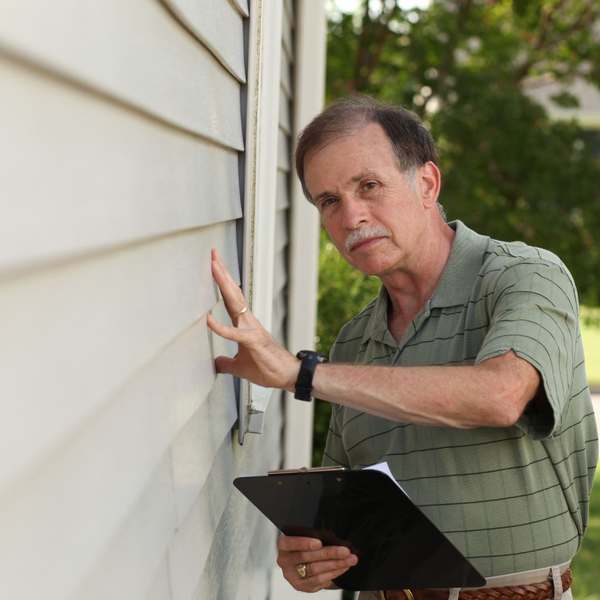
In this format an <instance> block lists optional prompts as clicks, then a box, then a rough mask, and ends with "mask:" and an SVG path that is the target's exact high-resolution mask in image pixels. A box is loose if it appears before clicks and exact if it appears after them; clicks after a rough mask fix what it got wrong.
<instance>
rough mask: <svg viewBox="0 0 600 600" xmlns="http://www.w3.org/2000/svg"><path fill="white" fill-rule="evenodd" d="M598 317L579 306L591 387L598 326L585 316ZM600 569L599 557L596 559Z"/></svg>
mask: <svg viewBox="0 0 600 600" xmlns="http://www.w3.org/2000/svg"><path fill="white" fill-rule="evenodd" d="M592 316H595V317H596V318H599V317H600V311H599V310H598V309H595V310H594V311H592V310H590V309H589V308H585V307H582V308H581V317H582V318H581V338H582V340H583V348H584V351H585V370H586V373H587V376H588V381H589V383H590V385H591V386H592V387H599V386H600V326H598V325H589V324H586V317H592ZM598 561H599V562H598V571H600V557H599V559H598Z"/></svg>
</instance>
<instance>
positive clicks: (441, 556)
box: [233, 467, 485, 591]
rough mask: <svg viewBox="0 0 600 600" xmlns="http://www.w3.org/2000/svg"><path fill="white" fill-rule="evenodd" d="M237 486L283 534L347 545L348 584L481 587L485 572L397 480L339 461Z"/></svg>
mask: <svg viewBox="0 0 600 600" xmlns="http://www.w3.org/2000/svg"><path fill="white" fill-rule="evenodd" d="M233 483H234V485H235V487H236V488H237V489H238V490H239V491H240V492H242V494H244V496H246V497H247V498H248V499H249V500H250V502H252V503H253V504H254V505H255V506H256V507H257V508H258V509H259V510H260V511H261V512H262V513H263V514H264V515H265V516H266V517H267V518H268V519H269V520H270V521H271V522H272V523H273V524H274V525H275V526H276V527H277V528H278V529H279V530H280V531H281V532H282V533H284V534H285V535H297V536H307V537H314V538H318V539H320V540H321V541H322V542H323V544H324V545H327V546H332V545H336V546H347V547H348V548H350V550H351V551H352V552H353V553H354V554H356V555H357V556H358V564H357V565H356V566H354V567H351V568H350V569H349V570H348V571H346V573H344V574H343V575H342V576H340V577H338V578H337V579H335V584H336V585H337V586H338V587H340V588H342V589H346V590H352V591H366V590H386V589H387V590H393V589H406V588H409V589H410V588H413V589H427V588H454V587H461V588H462V587H482V586H484V585H485V579H484V578H483V577H482V576H481V575H480V574H479V572H478V571H477V570H476V569H475V568H474V567H473V566H472V565H471V563H470V562H469V561H468V560H467V559H466V558H465V557H464V556H463V555H462V554H461V553H460V552H459V551H458V550H457V549H456V547H455V546H454V545H453V544H452V543H451V542H450V541H449V540H448V539H447V538H446V537H445V536H444V534H443V533H442V532H441V531H440V530H439V529H438V528H437V527H436V526H435V525H434V524H433V523H432V522H431V521H430V520H429V519H428V518H427V517H426V516H425V515H424V514H423V513H422V512H421V511H420V510H419V508H417V506H415V505H414V504H413V502H412V501H411V500H410V498H409V497H408V496H407V495H406V494H405V493H404V492H403V490H401V489H400V488H399V487H398V486H397V485H396V483H395V482H394V481H393V480H392V479H390V477H388V476H387V475H385V474H384V473H381V472H379V471H375V470H362V471H347V470H344V469H341V468H337V467H326V468H323V469H302V470H299V471H274V472H271V473H269V475H266V476H258V477H238V478H237V479H235V480H234V482H233Z"/></svg>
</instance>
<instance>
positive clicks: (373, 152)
mask: <svg viewBox="0 0 600 600" xmlns="http://www.w3.org/2000/svg"><path fill="white" fill-rule="evenodd" d="M304 171H305V179H306V186H307V188H308V190H309V192H310V194H311V197H312V198H313V200H314V203H315V205H316V207H317V209H318V210H319V213H320V215H321V220H322V222H323V226H324V227H325V229H326V230H327V233H328V234H329V236H330V238H331V240H332V242H333V243H334V244H335V246H336V248H337V249H338V250H339V251H340V253H341V254H342V256H343V257H344V258H345V259H346V261H347V262H348V263H349V264H350V265H352V266H353V267H354V268H355V269H358V270H360V271H362V272H363V273H365V274H367V275H377V276H379V277H385V276H388V275H393V274H394V273H395V272H397V271H398V270H400V271H410V270H412V269H416V268H418V257H419V244H420V242H422V240H423V233H424V230H425V227H426V226H427V218H426V214H425V209H424V205H423V202H422V200H421V196H420V194H418V193H415V192H414V191H413V190H412V189H411V186H410V184H409V182H408V181H407V179H406V177H405V176H404V175H403V174H402V173H401V172H400V169H399V167H398V164H397V163H396V160H395V158H394V154H393V152H392V148H391V146H390V142H389V140H388V138H387V136H386V134H385V132H384V131H383V129H382V128H381V127H380V126H379V125H378V124H375V123H370V124H368V125H366V126H365V127H363V128H362V129H361V130H359V131H358V132H357V133H356V134H353V135H349V136H346V137H343V138H340V139H339V140H337V141H335V142H332V143H331V144H329V145H327V146H325V148H323V149H322V150H319V151H318V152H316V153H314V154H313V155H311V156H310V157H309V159H308V160H307V161H306V163H305V169H304ZM417 189H419V177H417Z"/></svg>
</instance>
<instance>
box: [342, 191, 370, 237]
mask: <svg viewBox="0 0 600 600" xmlns="http://www.w3.org/2000/svg"><path fill="white" fill-rule="evenodd" d="M342 205H343V221H342V225H343V226H344V227H345V228H346V229H356V228H357V227H360V226H361V225H364V224H365V223H367V222H368V220H369V217H368V211H367V207H366V205H365V202H361V200H360V199H359V198H356V197H354V196H350V195H348V197H346V198H344V199H343V202H342Z"/></svg>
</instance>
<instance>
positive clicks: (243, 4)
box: [231, 0, 250, 17]
mask: <svg viewBox="0 0 600 600" xmlns="http://www.w3.org/2000/svg"><path fill="white" fill-rule="evenodd" d="M231 2H232V3H233V5H234V6H235V7H236V8H237V9H238V10H239V11H240V13H241V14H242V15H243V16H244V17H247V16H248V15H249V14H250V12H249V11H248V0H231Z"/></svg>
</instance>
